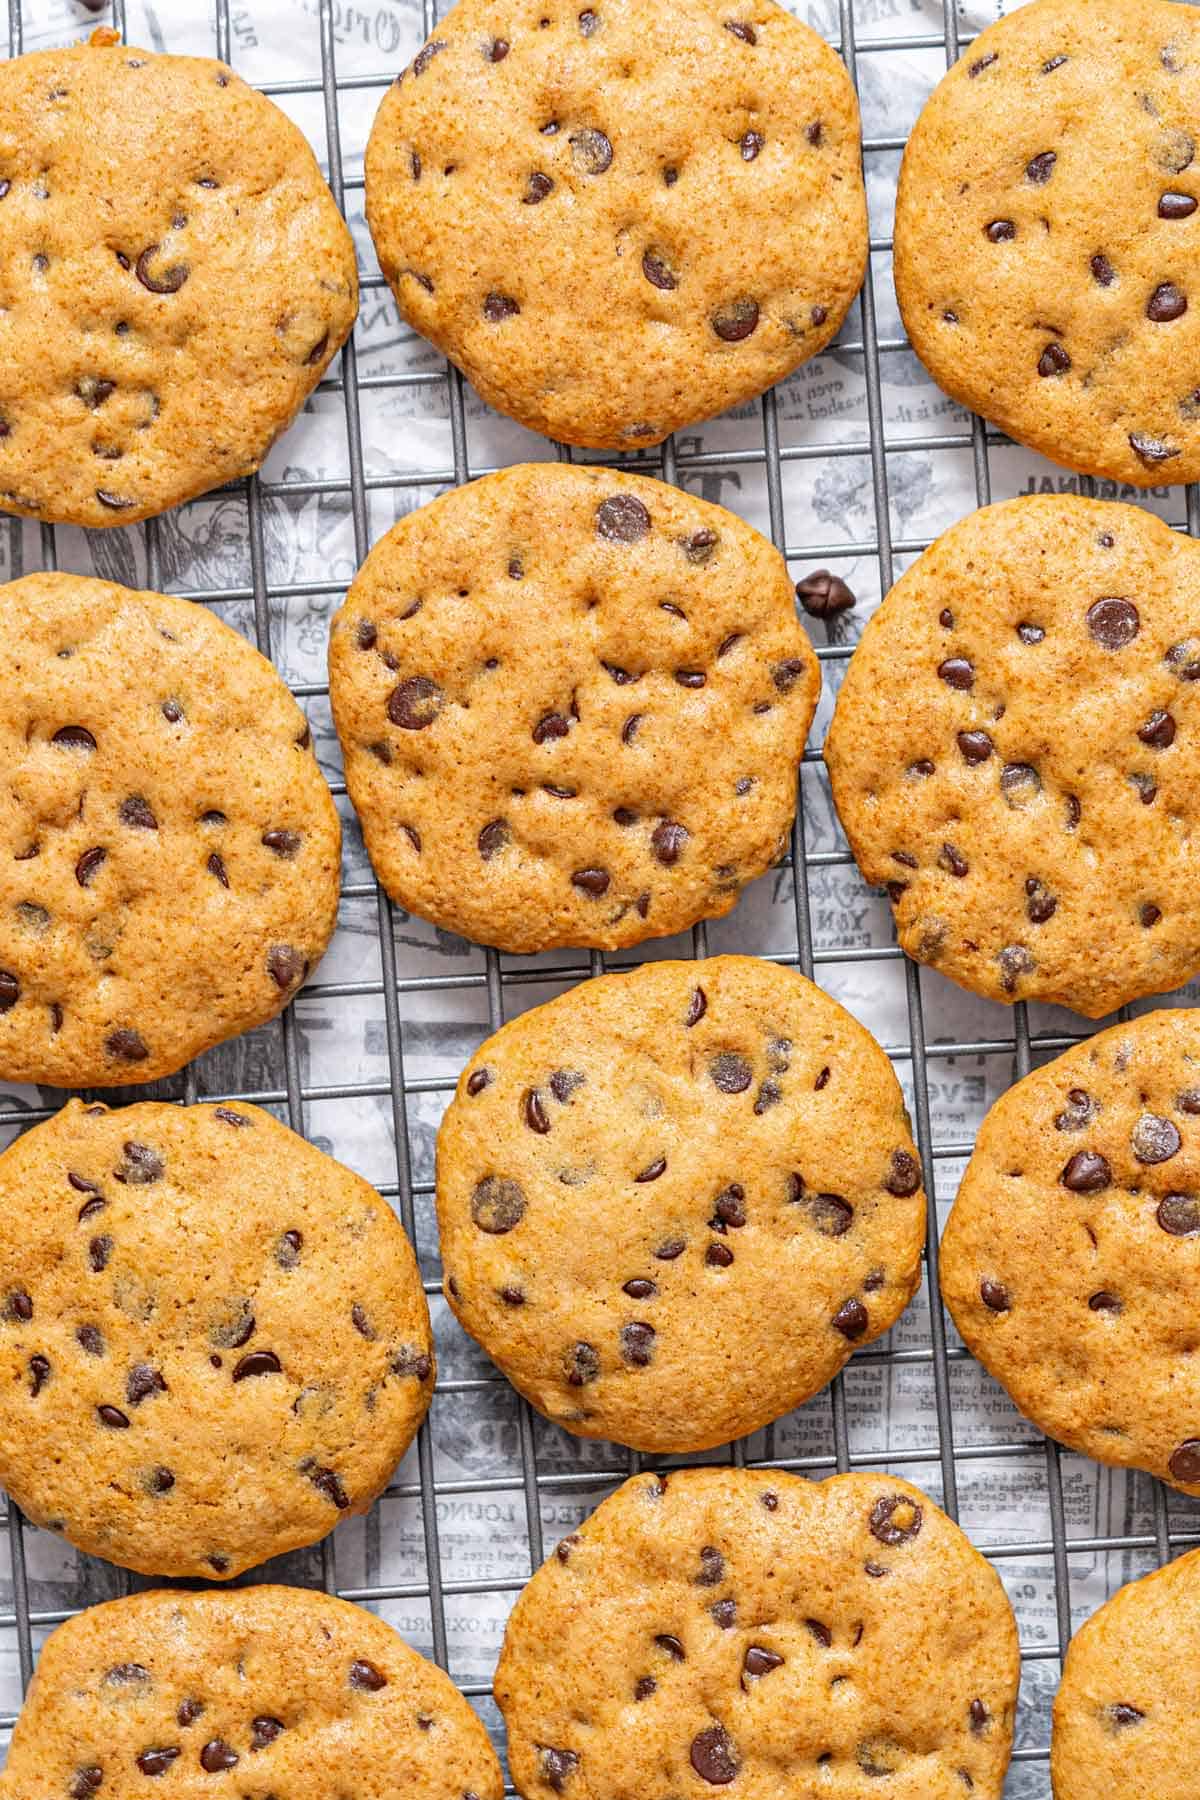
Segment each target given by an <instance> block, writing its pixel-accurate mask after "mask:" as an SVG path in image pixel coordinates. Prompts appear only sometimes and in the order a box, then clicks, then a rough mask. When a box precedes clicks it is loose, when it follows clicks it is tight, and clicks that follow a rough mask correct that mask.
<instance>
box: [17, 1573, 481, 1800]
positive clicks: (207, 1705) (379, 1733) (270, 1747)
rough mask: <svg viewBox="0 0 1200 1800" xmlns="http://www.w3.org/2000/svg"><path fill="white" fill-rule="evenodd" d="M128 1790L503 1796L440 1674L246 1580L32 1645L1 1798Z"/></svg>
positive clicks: (105, 1612)
mask: <svg viewBox="0 0 1200 1800" xmlns="http://www.w3.org/2000/svg"><path fill="white" fill-rule="evenodd" d="M155 1776H159V1777H162V1776H165V1777H166V1780H165V1781H162V1780H160V1781H159V1783H158V1785H157V1787H156V1786H155V1785H154V1783H153V1780H148V1779H147V1778H148V1777H149V1778H153V1777H155ZM214 1776H218V1777H219V1776H224V1777H225V1779H224V1780H215V1781H214V1779H213V1777H214ZM143 1792H145V1793H147V1794H155V1793H162V1794H166V1795H172V1796H173V1795H182V1794H187V1795H189V1796H190V1795H192V1794H196V1795H200V1794H209V1793H215V1794H222V1795H225V1794H228V1795H235V1794H236V1795H238V1796H241V1795H242V1794H247V1795H249V1794H253V1795H254V1796H256V1797H257V1796H258V1795H264V1796H265V1795H267V1794H268V1792H270V1793H276V1794H279V1795H297V1796H298V1795H305V1796H308V1797H309V1800H318V1796H320V1797H322V1800H323V1797H324V1796H326V1795H334V1794H354V1795H355V1796H356V1800H393V1797H394V1796H395V1795H397V1794H404V1795H405V1796H406V1800H408V1797H409V1796H411V1797H412V1800H501V1796H502V1794H503V1792H504V1782H503V1777H502V1775H501V1772H500V1765H499V1763H498V1762H497V1760H496V1756H495V1753H494V1751H493V1750H492V1747H491V1745H490V1744H489V1742H488V1738H487V1733H486V1732H485V1730H484V1728H483V1726H482V1724H481V1723H480V1721H479V1719H478V1718H477V1717H476V1715H475V1713H474V1712H473V1711H472V1710H471V1707H470V1706H469V1705H468V1703H467V1702H466V1701H465V1700H464V1699H463V1697H462V1695H461V1694H460V1693H459V1692H458V1690H457V1689H456V1688H455V1686H454V1684H453V1682H452V1681H451V1680H450V1679H449V1677H448V1676H447V1675H444V1674H443V1673H442V1671H441V1669H439V1668H436V1667H435V1666H434V1664H433V1663H430V1662H426V1660H425V1658H424V1657H422V1656H418V1655H417V1653H416V1651H415V1650H410V1649H409V1647H408V1645H407V1644H406V1643H404V1641H403V1640H402V1639H401V1638H399V1637H397V1635H396V1633H395V1632H394V1631H393V1630H392V1629H391V1627H390V1626H389V1625H386V1624H384V1622H383V1620H382V1619H377V1618H376V1617H375V1615H374V1614H373V1613H369V1612H366V1611H365V1610H364V1609H363V1608H362V1607H358V1606H351V1605H349V1604H348V1603H347V1602H346V1601H345V1600H336V1599H334V1598H333V1597H332V1596H331V1595H329V1594H322V1593H319V1592H316V1591H314V1590H312V1589H309V1588H294V1587H248V1588H242V1589H238V1590H236V1591H233V1592H227V1593H219V1592H217V1593H214V1592H209V1593H199V1594H196V1593H180V1592H156V1593H147V1594H134V1595H132V1596H131V1597H130V1598H129V1599H126V1600H112V1601H109V1602H108V1603H107V1604H106V1605H103V1606H93V1607H92V1608H91V1609H90V1610H89V1611H88V1612H85V1613H80V1614H79V1615H78V1616H77V1617H75V1618H73V1619H69V1620H68V1621H67V1623H66V1624H65V1625H60V1626H59V1627H58V1630H57V1631H55V1632H53V1633H52V1634H51V1636H50V1637H49V1638H48V1639H47V1642H46V1645H45V1648H44V1649H43V1650H42V1652H41V1655H40V1656H39V1658H38V1666H37V1672H36V1673H35V1675H34V1678H33V1683H32V1685H31V1687H30V1689H29V1694H28V1697H27V1699H26V1701H25V1709H24V1711H23V1712H22V1714H21V1716H20V1718H19V1719H18V1721H17V1724H16V1727H15V1729H14V1731H13V1737H12V1747H11V1749H10V1750H9V1753H8V1762H7V1765H6V1767H5V1769H4V1771H3V1773H0V1796H2V1797H3V1800H94V1797H95V1796H96V1795H98V1794H99V1795H101V1796H104V1797H105V1800H107V1796H108V1795H109V1794H112V1795H113V1796H115V1797H116V1800H126V1796H134V1795H141V1794H142V1793H143Z"/></svg>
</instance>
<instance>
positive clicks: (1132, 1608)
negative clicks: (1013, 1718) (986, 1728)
mask: <svg viewBox="0 0 1200 1800" xmlns="http://www.w3.org/2000/svg"><path fill="white" fill-rule="evenodd" d="M1198 1654H1200V1551H1197V1550H1193V1551H1191V1552H1190V1554H1189V1555H1187V1556H1181V1557H1180V1558H1179V1560H1178V1562H1173V1563H1169V1564H1168V1565H1167V1567H1166V1568H1165V1569H1156V1570H1155V1571H1154V1573H1153V1574H1152V1575H1145V1576H1143V1577H1142V1579H1141V1580H1140V1581H1131V1582H1130V1583H1129V1585H1128V1586H1127V1587H1123V1588H1121V1589H1120V1591H1119V1592H1118V1593H1116V1594H1114V1595H1113V1597H1112V1599H1111V1600H1109V1601H1108V1602H1107V1603H1106V1604H1105V1605H1104V1606H1102V1607H1101V1608H1100V1610H1099V1612H1096V1613H1093V1614H1092V1616H1091V1618H1090V1619H1088V1621H1087V1622H1086V1624H1085V1625H1083V1626H1082V1627H1081V1628H1080V1630H1079V1631H1078V1632H1077V1633H1076V1634H1075V1636H1074V1638H1072V1640H1071V1646H1070V1649H1069V1650H1068V1651H1067V1661H1066V1666H1065V1668H1064V1670H1063V1678H1062V1686H1061V1687H1060V1688H1059V1690H1058V1693H1057V1694H1056V1696H1055V1699H1054V1732H1053V1736H1052V1738H1051V1744H1050V1772H1051V1777H1052V1779H1053V1782H1054V1794H1055V1800H1092V1796H1093V1795H1095V1794H1097V1793H1101V1794H1104V1795H1105V1796H1107V1800H1142V1796H1143V1795H1148V1794H1152V1795H1153V1796H1154V1800H1192V1796H1193V1795H1194V1794H1195V1792H1196V1767H1197V1763H1198V1762H1200V1717H1198V1715H1197V1712H1196V1698H1195V1686H1196V1684H1195V1669H1196V1660H1195V1659H1196V1657H1197V1655H1198Z"/></svg>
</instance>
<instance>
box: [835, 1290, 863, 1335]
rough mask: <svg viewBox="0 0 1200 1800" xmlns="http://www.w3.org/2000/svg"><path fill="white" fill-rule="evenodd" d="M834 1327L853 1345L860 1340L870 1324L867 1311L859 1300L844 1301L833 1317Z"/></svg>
mask: <svg viewBox="0 0 1200 1800" xmlns="http://www.w3.org/2000/svg"><path fill="white" fill-rule="evenodd" d="M833 1324H834V1327H835V1328H836V1329H837V1330H838V1331H840V1332H841V1334H842V1336H843V1337H847V1338H849V1339H850V1341H851V1342H852V1343H853V1341H854V1339H855V1338H860V1337H861V1336H862V1334H863V1332H864V1331H865V1330H866V1329H867V1326H868V1325H869V1324H870V1319H869V1318H868V1315H867V1309H866V1307H865V1306H864V1305H863V1303H862V1301H861V1300H845V1301H843V1302H842V1304H841V1306H839V1307H838V1309H837V1311H836V1312H835V1313H834V1315H833Z"/></svg>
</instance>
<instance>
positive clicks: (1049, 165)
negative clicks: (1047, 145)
mask: <svg viewBox="0 0 1200 1800" xmlns="http://www.w3.org/2000/svg"><path fill="white" fill-rule="evenodd" d="M1057 161H1058V156H1057V154H1056V153H1055V152H1054V151H1053V150H1041V151H1039V152H1038V154H1037V155H1036V156H1035V157H1032V158H1031V159H1030V161H1029V162H1027V163H1026V165H1025V179H1026V181H1032V183H1033V184H1034V186H1035V187H1043V186H1044V185H1045V183H1046V182H1047V181H1049V179H1050V177H1051V175H1053V173H1054V165H1055V163H1056V162H1057Z"/></svg>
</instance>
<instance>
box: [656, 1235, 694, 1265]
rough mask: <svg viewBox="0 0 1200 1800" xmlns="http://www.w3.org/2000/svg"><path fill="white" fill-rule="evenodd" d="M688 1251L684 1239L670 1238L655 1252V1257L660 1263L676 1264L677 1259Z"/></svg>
mask: <svg viewBox="0 0 1200 1800" xmlns="http://www.w3.org/2000/svg"><path fill="white" fill-rule="evenodd" d="M686 1249H687V1245H686V1244H685V1243H684V1241H683V1239H682V1238H668V1239H667V1240H666V1242H665V1243H662V1244H660V1245H659V1246H658V1249H657V1250H655V1251H654V1257H655V1260H656V1261H658V1262H674V1261H675V1259H676V1257H677V1256H682V1255H683V1253H684V1251H685V1250H686Z"/></svg>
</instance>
